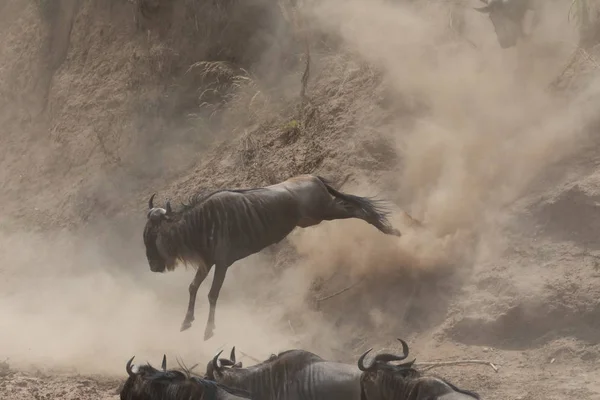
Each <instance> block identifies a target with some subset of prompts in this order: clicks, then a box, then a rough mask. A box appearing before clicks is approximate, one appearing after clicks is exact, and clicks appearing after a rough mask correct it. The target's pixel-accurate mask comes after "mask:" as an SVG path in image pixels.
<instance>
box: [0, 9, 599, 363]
mask: <svg viewBox="0 0 600 400" xmlns="http://www.w3.org/2000/svg"><path fill="white" fill-rule="evenodd" d="M307 7H308V8H307V10H308V12H307V13H306V18H307V19H308V20H309V21H310V25H311V26H312V27H313V28H315V29H319V30H322V31H325V32H329V33H334V34H336V35H339V36H340V37H341V38H342V39H343V41H344V43H345V45H346V46H347V47H348V48H349V49H350V51H351V52H353V53H355V54H357V55H358V56H359V57H361V58H362V59H364V60H366V61H367V62H369V63H371V64H373V65H375V66H377V67H379V68H381V69H382V70H383V73H384V75H385V82H386V84H388V85H389V86H390V88H392V90H393V91H394V93H395V95H396V96H398V97H401V98H410V99H413V100H414V101H418V102H421V103H423V104H425V105H426V108H427V114H426V117H422V118H421V119H420V120H418V121H414V123H413V124H412V125H410V127H407V126H408V125H407V124H403V123H401V122H402V121H403V118H405V117H404V116H398V119H397V122H398V124H397V126H399V127H400V126H402V128H398V130H397V131H392V132H390V135H391V136H392V137H393V138H394V139H395V140H396V142H397V144H398V152H399V154H400V155H401V157H402V160H403V170H402V173H399V174H398V176H397V177H396V178H395V182H396V183H397V188H396V190H397V191H399V192H402V193H404V196H405V197H408V198H409V199H410V201H409V202H408V204H407V211H408V212H409V213H410V214H411V215H413V216H414V217H415V218H417V219H418V220H420V221H422V222H423V223H424V227H423V228H418V227H414V226H411V224H410V223H409V222H407V221H406V220H404V219H402V218H400V217H398V216H394V218H393V221H394V223H395V224H397V225H398V226H399V228H400V229H401V230H402V231H403V233H404V236H403V237H402V238H400V239H397V238H392V237H384V236H382V235H381V234H380V233H379V232H377V231H376V230H375V229H374V228H372V227H369V226H368V225H367V224H365V223H364V222H362V221H338V222H335V223H326V224H323V225H321V226H318V227H316V228H310V229H305V230H301V231H297V232H294V233H293V234H292V235H291V236H290V242H291V243H292V244H293V245H294V246H295V248H296V250H297V251H298V253H300V255H301V256H304V259H303V261H302V262H300V263H298V264H297V265H296V266H295V268H290V269H289V270H286V271H285V272H284V273H281V274H280V275H275V273H274V272H272V270H271V260H267V259H265V258H264V257H263V256H262V255H256V256H253V257H249V258H248V259H246V260H242V261H239V262H238V263H236V264H235V265H234V266H232V268H230V270H229V272H228V275H227V278H226V280H225V285H224V288H223V290H222V292H221V297H220V299H219V303H218V307H217V315H216V324H217V329H216V331H215V337H214V338H213V339H211V340H210V341H208V342H204V341H203V340H202V336H203V332H204V324H205V322H206V317H207V311H208V302H207V300H206V297H207V293H208V290H209V288H210V283H211V282H212V273H211V274H210V275H209V276H208V277H207V278H206V280H205V281H204V283H203V284H202V286H201V288H200V291H199V293H198V300H197V306H196V320H195V321H194V324H193V326H192V328H191V329H190V330H188V331H186V332H183V333H181V332H179V327H180V324H181V322H182V320H183V317H184V314H185V311H186V307H187V301H188V290H187V287H188V285H189V282H190V281H191V279H192V274H193V273H192V272H191V271H189V270H185V269H184V268H178V269H177V270H176V271H174V272H171V273H167V274H153V273H150V271H149V268H148V266H147V264H146V260H145V256H144V249H143V245H142V244H141V230H142V225H143V221H142V222H140V221H138V222H136V224H137V225H136V226H137V227H139V229H138V231H139V232H138V231H136V232H137V233H136V234H137V235H138V236H139V237H130V238H124V239H123V240H124V241H125V243H127V244H128V246H126V247H127V254H121V253H119V254H114V253H112V254H111V252H110V249H107V248H106V247H102V246H99V245H98V244H97V240H96V236H97V235H108V234H110V233H107V232H101V233H98V232H93V231H86V232H85V233H84V234H82V235H79V234H73V233H67V232H63V233H61V234H53V235H49V234H41V233H40V234H34V233H30V232H18V231H17V232H11V233H10V234H3V235H2V236H1V237H0V246H1V248H0V250H1V251H0V261H1V262H2V265H3V267H2V272H1V274H2V281H3V283H2V285H3V286H2V294H1V295H0V296H1V299H2V301H1V302H0V343H2V351H1V354H0V357H9V358H10V359H11V362H13V363H18V364H25V365H26V364H29V363H31V364H36V365H49V366H52V367H63V368H77V370H78V371H79V372H106V373H117V374H123V373H124V366H125V362H126V360H127V358H129V357H130V356H132V355H136V357H137V361H142V362H145V361H150V362H152V363H153V364H155V365H156V364H158V363H159V362H160V358H161V356H162V354H163V353H166V354H167V357H168V359H169V360H171V361H170V363H171V365H173V363H174V356H179V357H181V358H183V360H184V361H185V362H186V363H187V364H188V365H191V364H194V363H196V362H200V365H201V366H200V369H202V370H203V369H204V365H205V364H204V363H205V362H207V361H208V360H209V359H210V357H212V356H213V355H214V354H215V353H216V352H217V351H218V349H219V348H222V346H225V348H224V350H225V354H226V353H227V352H228V351H229V349H230V347H231V346H232V345H235V346H236V348H238V349H240V350H243V351H246V352H247V353H248V354H251V355H252V356H255V357H257V358H265V357H267V356H268V354H270V353H272V352H275V351H277V350H278V349H285V348H289V347H296V346H298V344H299V343H300V342H301V341H302V340H304V341H303V342H302V343H303V344H306V343H309V344H311V345H314V346H319V348H326V347H327V346H328V345H329V344H332V343H334V342H335V341H336V337H335V335H334V333H333V332H334V330H333V328H332V327H331V326H330V325H327V324H326V323H325V322H324V321H322V320H321V319H320V317H319V316H318V314H316V313H313V312H310V311H308V310H307V309H306V306H305V305H304V303H303V299H304V295H305V294H306V292H307V291H308V290H309V287H310V283H311V281H312V280H313V279H314V278H315V277H318V276H321V277H322V276H325V275H327V274H330V273H332V272H334V269H333V267H331V266H335V265H340V264H343V265H345V266H347V271H346V272H345V273H346V274H348V275H349V276H350V277H351V278H353V279H354V278H359V277H361V276H364V275H366V274H367V273H372V272H373V271H377V272H380V273H383V272H385V271H387V270H389V269H400V270H405V271H407V273H410V268H417V269H432V268H437V267H439V266H440V265H441V264H449V265H451V264H452V263H449V262H448V260H449V259H460V258H461V257H465V256H469V257H473V256H474V254H475V255H476V253H477V252H478V251H482V249H485V251H486V252H489V253H494V248H495V246H496V242H494V241H492V240H491V239H490V238H492V237H493V238H494V240H495V239H497V237H496V236H495V235H493V233H494V227H495V225H496V223H497V222H498V221H500V220H501V219H502V218H503V217H504V214H503V212H504V208H505V207H506V206H507V205H509V204H510V203H511V202H513V201H515V200H516V199H518V198H519V196H521V195H523V194H524V193H525V191H526V189H527V188H528V185H530V184H531V183H532V182H533V181H534V180H535V179H536V178H537V177H538V176H539V174H540V173H541V172H543V170H544V169H545V168H547V167H548V166H550V165H551V164H552V163H554V162H556V161H558V160H561V159H562V158H564V157H567V156H568V155H570V154H572V152H573V151H575V150H576V149H577V148H578V147H579V146H581V145H582V144H583V143H584V141H585V139H586V132H585V130H584V129H583V128H584V127H585V125H586V123H587V122H588V121H589V120H590V117H591V112H592V111H594V109H595V107H596V106H597V101H595V97H594V96H595V95H596V94H597V91H598V90H599V89H600V84H597V85H591V86H590V88H589V91H588V93H585V94H583V95H581V96H579V97H577V98H574V99H555V98H552V97H551V96H549V95H548V93H547V84H548V82H547V80H548V79H550V77H551V76H553V75H555V73H556V71H557V70H558V69H560V66H561V65H562V64H563V63H564V61H565V57H564V54H566V53H568V51H570V49H571V47H570V46H571V45H570V44H568V43H566V44H565V45H564V46H565V50H564V52H562V53H560V54H559V55H557V56H556V57H555V58H554V59H552V61H553V62H552V63H550V62H547V63H546V64H545V65H546V66H545V67H544V68H541V67H540V66H539V65H536V66H535V69H534V71H535V73H534V75H535V76H536V79H535V80H534V81H533V82H534V83H531V82H530V83H529V84H528V85H524V84H523V82H524V81H525V79H522V78H520V75H519V74H518V73H517V72H520V73H525V74H526V73H527V71H528V70H527V68H528V65H529V64H528V63H527V59H528V58H523V57H524V54H516V52H514V51H506V52H502V51H500V50H499V48H498V46H497V44H496V42H495V38H494V37H493V30H492V27H491V25H490V24H486V23H485V22H487V21H484V22H482V18H483V17H482V16H481V15H480V14H476V15H471V14H468V13H469V11H468V9H467V11H465V12H466V13H467V14H468V15H467V20H468V22H469V23H470V22H473V23H472V24H470V25H469V26H470V27H471V29H470V31H468V32H467V35H468V36H469V39H470V40H471V41H474V42H475V43H476V45H477V48H473V46H471V45H469V43H468V42H467V41H461V39H460V38H459V39H457V38H452V39H450V38H449V33H448V32H449V31H448V26H447V25H448V12H447V11H448V9H447V8H446V7H433V6H428V5H426V4H420V5H415V4H391V3H390V2H384V1H379V2H378V1H368V2H367V1H366V0H350V1H339V0H322V1H319V2H318V4H317V5H311V6H307ZM563 23H566V22H564V21H563ZM565 29H568V27H566V26H565ZM555 31H559V28H558V27H556V28H555ZM531 51H532V52H531V55H530V56H529V57H531V58H532V59H534V58H535V57H536V54H535V46H532V50H531ZM546 61H548V60H546ZM528 82H529V81H528ZM365 109H366V110H368V109H369V105H368V104H366V105H365ZM366 112H368V111H366ZM344 191H350V192H353V193H357V192H359V193H360V192H362V190H361V188H360V187H355V188H350V189H346V188H345V189H344ZM406 193H408V195H407V194H406ZM119 260H136V261H134V262H133V263H132V264H131V265H129V266H128V267H127V268H125V267H123V268H120V267H119V266H117V265H118V264H119V263H120V262H119ZM348 307H350V305H348ZM290 310H293V311H295V312H298V313H305V315H307V317H306V318H305V321H307V320H309V319H311V318H312V319H313V320H312V322H311V323H307V325H306V326H304V327H303V331H304V332H305V336H302V334H300V333H299V332H297V331H296V328H295V327H294V326H293V325H292V324H291V323H290V319H289V318H287V317H286V315H287V314H288V313H289V312H290ZM345 311H346V310H342V309H338V310H337V312H339V313H343V312H345ZM384 311H385V310H384ZM374 313H375V314H377V313H376V312H375V311H374ZM382 318H383V317H381V316H379V319H382ZM306 332H308V333H306ZM315 332H318V333H319V334H320V342H319V343H316V342H315V341H314V336H315V335H314V333H315ZM311 333H313V335H311ZM303 347H306V346H303ZM238 354H239V353H238ZM323 355H324V356H327V354H326V353H324V354H323ZM240 358H241V357H240ZM245 361H246V360H245Z"/></svg>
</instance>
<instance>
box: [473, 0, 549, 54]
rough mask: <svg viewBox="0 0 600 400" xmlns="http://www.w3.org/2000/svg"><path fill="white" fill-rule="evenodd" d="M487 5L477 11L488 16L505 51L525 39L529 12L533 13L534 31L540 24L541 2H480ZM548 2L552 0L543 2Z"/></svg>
mask: <svg viewBox="0 0 600 400" xmlns="http://www.w3.org/2000/svg"><path fill="white" fill-rule="evenodd" d="M480 1H481V2H483V3H485V6H483V7H476V8H475V10H477V11H479V12H482V13H485V14H488V16H489V17H490V20H491V21H492V24H493V25H494V31H495V32H496V38H497V40H498V44H500V47H502V48H503V49H507V48H509V47H513V46H515V45H516V44H517V41H518V40H519V39H523V38H524V37H525V30H524V24H525V16H526V14H527V12H528V11H531V12H532V13H533V18H532V29H533V28H534V27H535V26H536V25H537V24H538V23H539V11H540V6H541V2H540V0H480ZM541 1H542V2H548V1H550V0H541Z"/></svg>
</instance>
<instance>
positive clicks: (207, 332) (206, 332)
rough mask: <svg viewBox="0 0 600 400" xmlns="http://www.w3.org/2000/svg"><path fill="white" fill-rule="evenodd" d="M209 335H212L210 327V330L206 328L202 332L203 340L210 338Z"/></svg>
mask: <svg viewBox="0 0 600 400" xmlns="http://www.w3.org/2000/svg"><path fill="white" fill-rule="evenodd" d="M211 337H213V330H212V329H210V330H208V329H207V330H206V331H205V332H204V341H205V342H206V341H207V340H208V339H210V338H211Z"/></svg>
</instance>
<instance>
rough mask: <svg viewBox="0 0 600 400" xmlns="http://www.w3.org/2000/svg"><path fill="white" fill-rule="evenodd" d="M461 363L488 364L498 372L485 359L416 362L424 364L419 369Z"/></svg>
mask: <svg viewBox="0 0 600 400" xmlns="http://www.w3.org/2000/svg"><path fill="white" fill-rule="evenodd" d="M463 364H481V365H488V366H490V367H492V369H493V370H494V371H496V372H498V367H496V366H495V365H494V364H493V363H491V362H489V361H485V360H458V361H433V362H422V363H417V365H418V366H421V365H423V366H425V368H420V370H421V371H428V370H430V369H432V368H437V367H444V366H449V365H463Z"/></svg>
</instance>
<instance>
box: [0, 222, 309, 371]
mask: <svg viewBox="0 0 600 400" xmlns="http://www.w3.org/2000/svg"><path fill="white" fill-rule="evenodd" d="M105 234H106V232H105ZM96 235H97V236H99V235H98V233H96ZM82 236H85V239H83V238H82ZM82 236H77V235H73V233H67V232H63V233H61V234H58V235H53V237H49V236H47V235H44V234H39V235H36V234H30V233H25V232H14V233H12V234H10V235H7V234H3V235H2V237H0V243H1V251H0V254H1V259H0V262H1V263H2V265H3V268H2V301H1V302H0V343H2V350H1V354H2V357H3V358H9V360H10V363H11V365H13V366H25V367H27V366H29V365H35V367H36V368H44V367H52V368H59V369H60V368H64V369H65V370H71V369H75V370H76V371H77V372H79V373H112V374H119V375H121V374H122V373H123V372H124V369H123V368H124V366H125V361H126V360H127V358H129V357H131V356H133V355H136V360H137V362H146V361H149V362H151V363H152V364H154V365H157V364H158V363H159V362H160V359H161V357H162V354H163V353H166V354H167V357H168V359H169V360H171V361H170V363H171V365H173V366H176V365H177V364H176V361H175V357H180V358H182V359H183V361H184V362H185V363H186V364H187V365H188V366H190V365H192V364H195V363H197V362H200V366H199V369H198V371H204V366H205V362H207V361H208V360H209V359H210V358H212V356H213V355H214V354H215V353H216V352H217V351H218V350H219V349H220V348H222V349H224V354H228V352H229V350H230V348H231V346H237V348H238V357H240V359H242V360H244V357H243V356H242V355H240V353H239V350H242V351H244V350H245V352H247V353H248V354H250V355H252V356H254V357H260V358H263V357H265V358H266V357H268V355H269V354H271V352H273V351H275V350H276V349H284V348H287V347H289V346H292V345H294V341H295V340H297V339H298V338H294V337H293V336H292V335H291V334H290V330H289V329H290V328H289V326H288V324H287V323H286V324H285V325H283V327H282V328H281V332H279V331H278V329H277V326H278V324H279V320H280V319H281V318H282V315H283V309H284V307H290V306H293V305H294V304H296V302H297V301H298V299H300V298H299V297H298V296H295V295H294V292H297V293H300V294H301V293H302V290H300V292H298V288H300V289H302V286H301V282H302V279H303V277H302V276H301V275H298V274H297V273H295V274H294V273H292V274H293V275H294V276H290V275H289V274H288V275H286V276H285V280H286V281H287V283H285V282H284V284H283V285H277V287H278V288H280V289H281V290H282V291H283V293H285V295H282V296H279V297H281V298H279V299H278V298H277V296H275V297H273V296H271V297H270V299H269V301H270V304H266V305H265V304H264V303H263V304H262V306H261V303H260V302H261V295H260V293H252V292H251V291H250V292H249V289H248V287H249V286H248V283H249V282H251V281H253V280H255V281H260V280H263V281H266V280H264V279H265V278H266V277H265V276H264V275H265V274H267V273H268V271H267V270H266V269H265V268H262V269H261V268H260V265H257V264H260V256H254V257H251V258H249V259H247V260H244V261H243V262H240V264H239V265H236V266H235V267H233V268H232V270H231V271H230V275H231V276H229V277H228V279H227V281H226V287H227V289H225V290H223V293H222V295H221V298H220V299H219V306H218V309H217V316H216V323H217V330H216V336H215V338H214V339H211V340H210V341H208V342H204V341H203V338H202V337H203V333H204V324H205V322H206V318H207V315H208V314H207V312H208V301H207V295H208V290H209V288H210V283H211V281H212V273H211V274H210V275H209V276H208V278H207V279H206V281H205V283H204V285H202V287H201V288H200V290H199V293H198V299H197V306H196V321H195V322H194V324H193V326H192V328H190V329H189V330H188V331H186V332H183V333H181V332H179V327H180V325H181V322H182V321H183V317H184V315H185V311H186V309H187V298H188V291H187V286H188V284H189V282H190V281H191V278H192V277H193V271H190V270H187V271H186V270H185V269H184V268H183V267H182V268H179V269H177V270H175V271H174V272H171V273H166V274H162V275H158V274H153V273H151V272H150V270H149V269H148V267H147V265H146V262H145V255H144V249H143V245H141V244H140V243H141V233H140V235H139V236H140V237H139V242H140V243H135V242H136V241H135V240H133V239H131V240H130V243H129V244H130V245H131V246H130V248H131V253H132V254H130V255H126V254H120V255H116V254H110V257H109V254H107V253H109V251H110V250H111V249H106V248H100V247H99V246H98V245H97V244H94V241H93V240H92V239H91V238H90V232H86V233H84V234H82ZM128 256H130V257H131V256H134V257H131V258H136V259H137V260H138V262H136V263H135V264H133V265H130V266H128V267H127V268H125V267H124V266H120V267H119V266H115V265H114V264H112V263H113V262H114V261H112V259H111V258H114V257H116V258H117V259H119V258H121V259H126V258H127V257H128ZM291 282H294V285H293V287H292V285H291ZM306 285H308V281H306ZM286 286H287V287H286ZM251 287H252V285H250V288H251ZM259 290H260V291H264V288H260V289H259ZM269 294H270V295H271V293H269ZM240 300H241V301H240ZM242 333H243V334H242ZM265 337H268V338H269V340H268V341H265ZM244 361H245V362H248V359H245V360H244Z"/></svg>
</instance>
